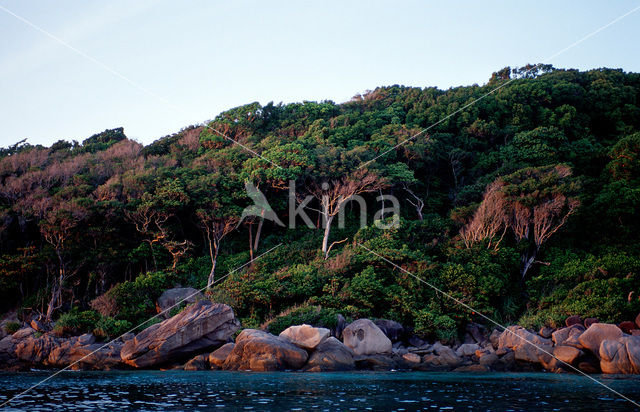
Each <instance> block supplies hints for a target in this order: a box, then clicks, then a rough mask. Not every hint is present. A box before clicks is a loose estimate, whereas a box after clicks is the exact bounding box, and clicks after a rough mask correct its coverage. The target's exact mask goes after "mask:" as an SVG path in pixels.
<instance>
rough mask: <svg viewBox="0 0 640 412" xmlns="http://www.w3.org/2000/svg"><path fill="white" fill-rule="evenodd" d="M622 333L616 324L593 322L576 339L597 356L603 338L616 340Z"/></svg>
mask: <svg viewBox="0 0 640 412" xmlns="http://www.w3.org/2000/svg"><path fill="white" fill-rule="evenodd" d="M622 335H623V333H622V330H620V328H619V327H617V326H616V325H611V324H608V323H594V324H593V325H591V326H589V329H587V330H586V331H585V332H584V333H583V334H582V335H580V337H579V338H578V340H579V341H580V343H581V344H582V346H583V347H584V348H585V349H588V350H590V351H591V352H592V353H593V354H595V355H597V356H599V351H600V344H601V343H602V341H604V340H617V339H618V338H619V337H621V336H622Z"/></svg>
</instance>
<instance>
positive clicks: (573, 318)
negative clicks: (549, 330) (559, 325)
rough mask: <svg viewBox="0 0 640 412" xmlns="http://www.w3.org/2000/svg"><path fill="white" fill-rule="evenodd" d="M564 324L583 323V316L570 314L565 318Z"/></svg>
mask: <svg viewBox="0 0 640 412" xmlns="http://www.w3.org/2000/svg"><path fill="white" fill-rule="evenodd" d="M564 324H565V325H566V326H567V327H569V326H573V325H582V324H583V321H582V318H581V317H580V316H578V315H573V316H569V317H568V318H566V319H565V320H564Z"/></svg>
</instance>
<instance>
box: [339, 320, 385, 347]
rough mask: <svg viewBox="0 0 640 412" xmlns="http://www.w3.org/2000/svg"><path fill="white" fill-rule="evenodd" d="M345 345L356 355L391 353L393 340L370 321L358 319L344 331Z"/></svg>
mask: <svg viewBox="0 0 640 412" xmlns="http://www.w3.org/2000/svg"><path fill="white" fill-rule="evenodd" d="M342 338H343V341H344V344H345V345H346V346H348V347H349V348H351V350H353V352H354V353H355V354H356V355H373V354H377V353H387V352H391V347H392V345H391V340H389V338H388V337H387V336H386V335H385V334H384V333H383V332H382V331H381V330H380V328H379V327H377V326H376V325H375V324H374V323H373V322H371V321H370V320H369V319H358V320H356V321H355V322H353V323H351V324H350V325H349V326H347V327H346V328H345V329H344V331H342Z"/></svg>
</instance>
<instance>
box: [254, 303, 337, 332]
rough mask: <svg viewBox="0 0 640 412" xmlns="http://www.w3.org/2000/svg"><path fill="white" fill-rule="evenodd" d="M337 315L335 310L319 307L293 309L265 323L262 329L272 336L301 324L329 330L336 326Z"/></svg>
mask: <svg viewBox="0 0 640 412" xmlns="http://www.w3.org/2000/svg"><path fill="white" fill-rule="evenodd" d="M337 315H338V311H337V310H335V309H328V308H322V307H321V306H301V307H295V308H292V309H289V310H287V311H285V312H283V313H281V314H280V315H278V316H276V317H275V318H274V319H272V320H270V321H267V322H265V324H263V325H262V329H266V330H267V331H268V332H269V333H273V334H274V335H278V334H280V332H282V331H283V330H285V329H287V328H288V327H289V326H294V325H302V324H303V323H306V324H307V325H312V326H316V327H322V328H328V329H331V328H335V327H336V325H337V321H338V319H337Z"/></svg>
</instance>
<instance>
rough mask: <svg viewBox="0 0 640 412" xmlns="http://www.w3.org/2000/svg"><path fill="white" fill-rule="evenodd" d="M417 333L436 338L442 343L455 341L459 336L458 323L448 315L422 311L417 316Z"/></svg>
mask: <svg viewBox="0 0 640 412" xmlns="http://www.w3.org/2000/svg"><path fill="white" fill-rule="evenodd" d="M415 333H416V334H418V335H422V336H426V337H431V338H433V337H435V338H436V339H438V340H441V341H453V340H455V339H456V338H457V336H458V330H457V327H456V322H455V321H454V320H453V319H451V318H450V317H449V316H447V315H440V314H436V313H433V312H429V311H427V310H421V311H419V312H418V313H417V316H416V326H415Z"/></svg>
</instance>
